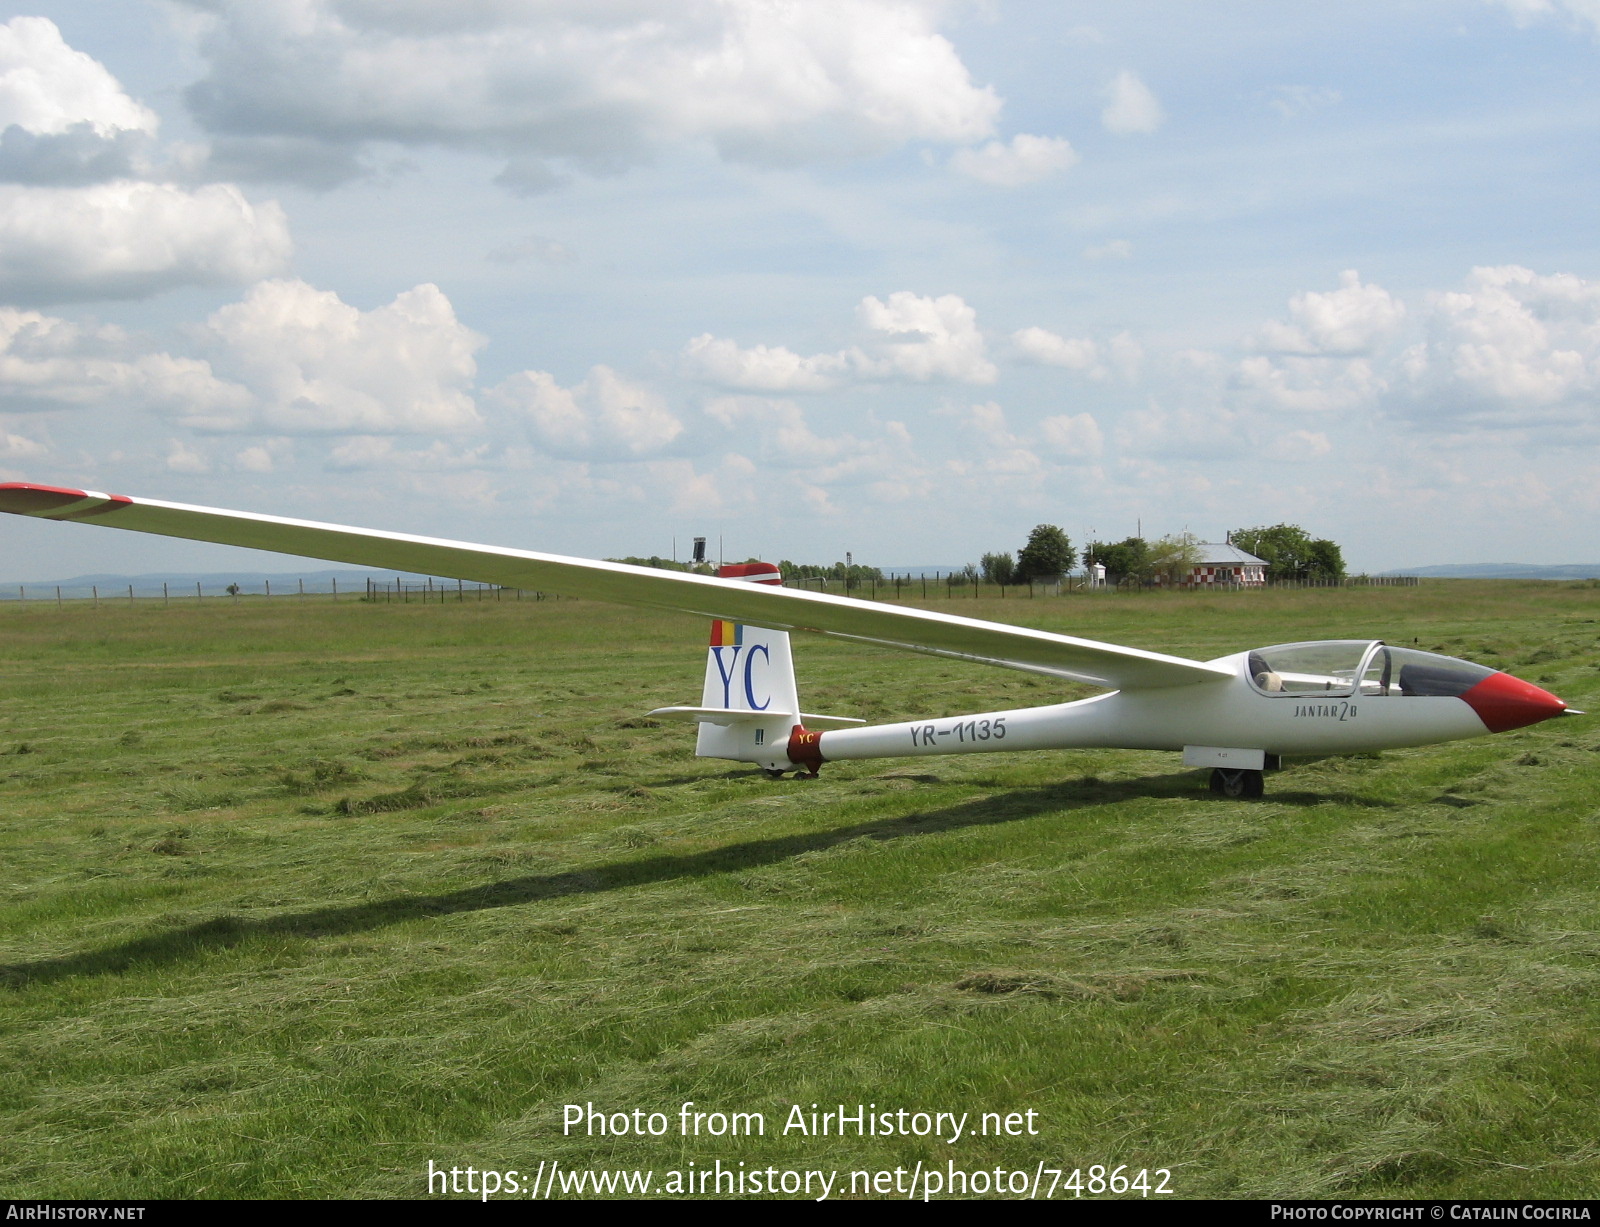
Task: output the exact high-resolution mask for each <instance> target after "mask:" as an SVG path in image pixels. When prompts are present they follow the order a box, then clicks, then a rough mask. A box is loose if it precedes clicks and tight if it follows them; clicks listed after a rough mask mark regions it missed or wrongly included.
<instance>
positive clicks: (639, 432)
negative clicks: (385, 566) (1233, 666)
mask: <svg viewBox="0 0 1600 1227" xmlns="http://www.w3.org/2000/svg"><path fill="white" fill-rule="evenodd" d="M0 20H3V21H4V23H5V24H4V25H0V129H3V131H0V475H3V478H4V479H6V480H22V481H34V482H43V483H47V484H56V485H68V486H86V487H90V488H93V489H100V490H109V491H113V492H123V493H128V494H133V495H145V496H149V497H156V498H165V499H171V500H175V501H179V502H191V503H201V504H210V505H217V506H229V507H242V508H247V509H251V510H259V511H266V512H276V513H279V514H287V515H295V516H301V517H306V518H311V519H322V520H332V521H336V522H344V523H354V524H363V525H369V526H373V527H379V528H390V529H397V530H401V531H413V532H423V533H429V534H433V535H440V536H450V537H459V538H464V539H467V540H479V541H490V542H498V543H503V544H508V545H518V546H524V547H527V548H532V549H542V550H548V551H552V552H557V553H571V554H581V555H590V556H615V555H619V554H649V553H661V554H666V553H668V552H670V551H671V549H672V547H673V539H674V537H676V539H677V542H678V548H679V550H680V552H681V551H684V550H686V549H687V542H688V539H689V538H690V537H691V536H694V535H704V536H708V537H710V538H712V540H713V542H715V541H716V539H717V538H719V537H720V538H722V540H723V541H724V548H725V550H726V552H727V554H728V555H729V556H736V557H741V558H742V557H744V556H747V555H752V554H757V555H762V556H766V557H771V558H778V557H792V558H795V559H799V560H806V561H832V560H835V559H837V558H841V557H842V556H843V555H844V553H845V551H847V550H849V551H852V552H853V554H854V556H855V558H856V559H857V561H866V562H873V563H877V564H880V565H884V566H890V565H896V564H910V563H961V562H965V561H968V560H971V559H976V558H977V557H978V555H979V554H981V553H984V552H987V551H990V550H1006V549H1016V548H1018V547H1019V546H1020V545H1021V544H1022V542H1023V540H1025V538H1026V536H1027V533H1028V530H1029V529H1030V528H1031V527H1032V526H1033V525H1034V524H1036V523H1039V522H1051V523H1056V524H1060V525H1061V526H1063V527H1064V528H1065V529H1066V530H1067V532H1068V534H1069V535H1070V536H1071V537H1072V538H1073V540H1074V541H1075V542H1080V543H1081V542H1082V541H1083V540H1084V539H1085V538H1087V537H1088V536H1090V535H1094V536H1098V537H1103V538H1111V539H1115V538H1120V537H1123V536H1126V535H1129V534H1131V533H1133V532H1134V531H1135V529H1136V527H1141V526H1142V528H1143V530H1144V532H1145V534H1146V535H1147V536H1157V535H1161V534H1163V533H1168V532H1179V531H1183V530H1188V531H1192V532H1194V533H1197V534H1198V535H1200V536H1201V537H1204V538H1208V539H1215V538H1218V537H1220V535H1221V534H1222V533H1223V532H1224V531H1225V530H1227V529H1229V528H1235V527H1242V526H1248V525H1255V524H1270V523H1277V522H1279V521H1284V520H1287V521H1290V522H1296V523H1299V524H1301V525H1303V526H1304V527H1305V528H1306V529H1307V530H1309V531H1310V532H1312V533H1313V534H1314V535H1318V536H1328V537H1332V538H1333V539H1335V540H1336V541H1339V542H1340V543H1342V544H1343V545H1344V547H1345V555H1346V558H1347V560H1348V562H1349V563H1350V564H1351V565H1352V568H1353V569H1355V570H1379V569H1385V568H1392V567H1406V566H1420V565H1427V564H1431V563H1444V562H1458V561H1504V560H1527V561H1534V562H1591V561H1596V560H1600V531H1597V529H1600V466H1597V464H1596V457H1597V455H1600V451H1597V449H1600V413H1597V404H1600V243H1597V241H1596V234H1597V221H1600V217H1597V213H1596V210H1597V208H1600V205H1597V202H1600V182H1597V180H1600V156H1597V155H1600V140H1597V136H1600V89H1597V83H1600V80H1597V79H1600V72H1597V69H1600V6H1597V4H1596V3H1595V0H1384V2H1383V3H1367V2H1365V0H1343V2H1341V3H1339V4H1336V5H1324V6H1289V7H1285V6H1284V5H1282V4H1278V3H1265V2H1261V3H1257V2H1255V0H1231V2H1229V3H1224V4H1207V5H1197V4H1184V3H1177V2H1176V0H1167V2H1165V3H1142V2H1140V0H1122V2H1119V3H1115V4H1111V3H1081V4H1072V3H1054V2H1052V3H1045V2H1042V0H1037V2H1035V0H988V2H973V3H961V2H958V0H950V2H943V0H804V2H796V0H448V2H446V0H41V2H39V3H34V4H23V5H18V4H9V3H3V4H0ZM0 534H3V535H0V551H3V553H0V559H3V564H0V573H3V574H4V575H5V576H6V577H9V578H14V579H46V578H50V577H55V576H61V575H67V574H76V573H81V572H85V571H94V570H112V571H134V570H161V569H163V568H165V569H170V570H174V571H176V570H206V569H215V568H216V567H219V566H222V565H233V564H232V563H231V562H230V561H229V560H231V559H239V558H241V557H242V556H240V555H235V554H232V553H230V552H226V551H222V550H220V549H213V548H210V547H200V546H194V545H189V544H185V543H180V542H161V541H157V540H154V539H144V538H140V537H136V536H132V535H124V534H118V533H111V532H106V531H103V530H99V529H89V528H81V527H76V526H61V525H51V524H34V523H30V522H27V521H22V520H14V519H8V521H7V523H5V524H4V525H0ZM269 565H271V567H272V569H289V568H287V567H284V566H280V565H279V564H277V563H273V564H269Z"/></svg>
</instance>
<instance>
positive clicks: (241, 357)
mask: <svg viewBox="0 0 1600 1227" xmlns="http://www.w3.org/2000/svg"><path fill="white" fill-rule="evenodd" d="M204 336H205V337H206V339H207V340H208V342H209V344H210V347H211V349H212V350H213V356H214V358H215V361H216V364H217V365H218V366H219V367H221V368H222V369H224V370H225V371H227V372H228V373H229V374H230V375H232V376H233V377H234V378H235V379H236V381H237V382H238V383H239V384H241V385H243V386H244V387H246V388H248V389H249V398H248V401H247V403H245V404H243V405H240V404H237V403H235V404H229V405H219V406H217V407H216V409H214V410H211V411H206V412H200V413H194V414H191V415H189V419H188V420H189V422H190V424H191V425H194V426H198V427H201V428H204V429H210V430H270V431H274V432H277V433H284V434H321V433H333V434H352V433H362V434H392V433H410V432H420V433H430V434H432V433H451V432H458V431H465V430H472V429H474V428H476V427H477V426H478V425H479V424H480V422H481V419H480V418H479V416H478V411H477V408H476V406H475V405H474V403H473V399H472V392H471V389H472V383H473V380H474V378H475V377H476V375H477V362H476V359H475V357H474V355H475V354H476V353H477V351H478V350H479V349H480V348H481V347H482V346H483V344H484V338H483V337H481V336H479V335H478V334H477V333H475V332H473V331H472V330H471V329H469V328H467V327H466V326H465V325H463V324H461V323H460V322H459V321H458V320H457V319H456V316H455V310H454V308H453V307H452V306H451V305H450V300H449V299H448V298H446V297H445V295H444V294H443V293H442V292H441V291H440V290H439V288H438V287H437V286H434V285H419V286H417V287H415V288H414V289H410V290H407V291H405V292H404V293H403V294H399V295H397V296H396V297H395V299H394V301H393V302H391V303H388V304H386V305H384V306H381V307H377V308H374V309H373V310H371V311H361V310H359V309H358V308H356V307H353V306H351V305H350V304H348V303H346V302H343V301H342V300H341V299H340V298H339V296H338V295H337V294H334V293H333V292H331V291H327V290H318V289H316V288H315V287H313V286H310V285H307V284H306V283H305V282H303V281H264V282H262V283H261V284H259V285H257V286H256V287H254V288H253V289H252V290H251V291H250V293H249V294H248V295H247V296H246V297H245V298H244V299H243V301H241V302H237V303H233V304H230V305H229V306H226V307H223V308H221V309H220V310H218V311H216V312H214V313H213V314H212V316H211V317H210V319H209V320H207V322H206V326H205V329H204Z"/></svg>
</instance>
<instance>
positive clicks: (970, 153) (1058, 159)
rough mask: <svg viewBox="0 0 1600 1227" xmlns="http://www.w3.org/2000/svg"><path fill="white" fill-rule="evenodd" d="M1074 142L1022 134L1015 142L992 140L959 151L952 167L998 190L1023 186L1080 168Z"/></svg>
mask: <svg viewBox="0 0 1600 1227" xmlns="http://www.w3.org/2000/svg"><path fill="white" fill-rule="evenodd" d="M1077 162H1078V154H1077V152H1076V151H1075V150H1074V149H1073V148H1072V145H1071V143H1070V142H1068V141H1065V140H1063V139H1062V138H1060V137H1057V136H1028V135H1026V134H1019V135H1017V136H1014V137H1012V138H1011V143H1010V144H1009V145H1008V144H1002V143H1001V142H1000V141H990V142H989V143H988V144H987V145H982V146H980V147H978V148H976V149H961V150H957V151H956V153H955V154H953V155H952V156H951V158H950V167H951V169H952V170H954V171H955V172H956V173H957V174H961V175H965V176H966V177H967V178H969V179H976V180H978V181H979V182H980V183H990V184H993V185H995V186H996V187H1021V186H1022V185H1024V184H1027V183H1037V182H1038V181H1039V180H1040V179H1047V178H1049V177H1050V176H1051V175H1055V174H1060V173H1061V172H1062V171H1064V170H1069V169H1071V168H1072V167H1073V166H1075V165H1077Z"/></svg>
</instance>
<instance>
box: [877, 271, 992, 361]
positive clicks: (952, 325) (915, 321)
mask: <svg viewBox="0 0 1600 1227" xmlns="http://www.w3.org/2000/svg"><path fill="white" fill-rule="evenodd" d="M856 322H857V323H858V324H860V326H861V327H862V328H864V329H866V330H868V331H869V332H871V333H874V334H876V345H875V348H874V351H873V363H874V369H875V370H877V371H878V372H879V373H881V374H884V375H889V374H895V375H900V376H903V377H905V378H908V379H917V380H924V379H936V378H944V379H954V380H958V381H960V382H963V383H993V382H994V381H995V378H996V376H997V375H998V373H999V372H998V371H996V370H995V366H994V363H992V362H990V361H989V359H988V357H987V355H986V354H985V352H984V341H983V333H981V332H980V331H979V330H978V313H977V312H976V311H974V310H973V309H972V308H971V307H969V306H968V305H967V304H966V303H965V302H964V301H963V300H962V299H961V297H960V296H959V295H956V294H941V295H940V296H939V297H937V298H925V297H922V296H920V295H917V294H913V293H912V292H911V291H910V290H897V291H896V292H895V293H893V294H891V295H889V298H888V300H887V301H880V300H879V299H877V298H875V297H871V296H869V297H867V298H863V299H862V300H861V303H860V305H859V306H858V307H857V308H856Z"/></svg>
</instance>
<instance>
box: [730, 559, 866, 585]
mask: <svg viewBox="0 0 1600 1227" xmlns="http://www.w3.org/2000/svg"><path fill="white" fill-rule="evenodd" d="M750 561H751V562H760V561H762V560H761V559H756V558H752V559H751V560H750ZM778 570H780V571H782V572H783V577H784V579H786V580H796V579H827V580H835V581H838V582H841V583H843V584H844V586H845V587H846V588H859V587H860V586H861V585H862V584H868V583H872V582H873V581H876V582H878V583H880V584H881V583H884V582H886V581H885V580H884V577H883V572H882V571H881V570H879V569H878V568H877V567H868V566H863V565H862V564H860V563H855V564H853V565H851V566H846V565H845V564H844V563H842V562H836V563H834V564H833V565H832V566H818V565H817V564H816V563H814V562H791V561H790V560H789V559H787V558H785V559H784V560H783V561H782V562H780V563H779V564H778Z"/></svg>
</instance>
